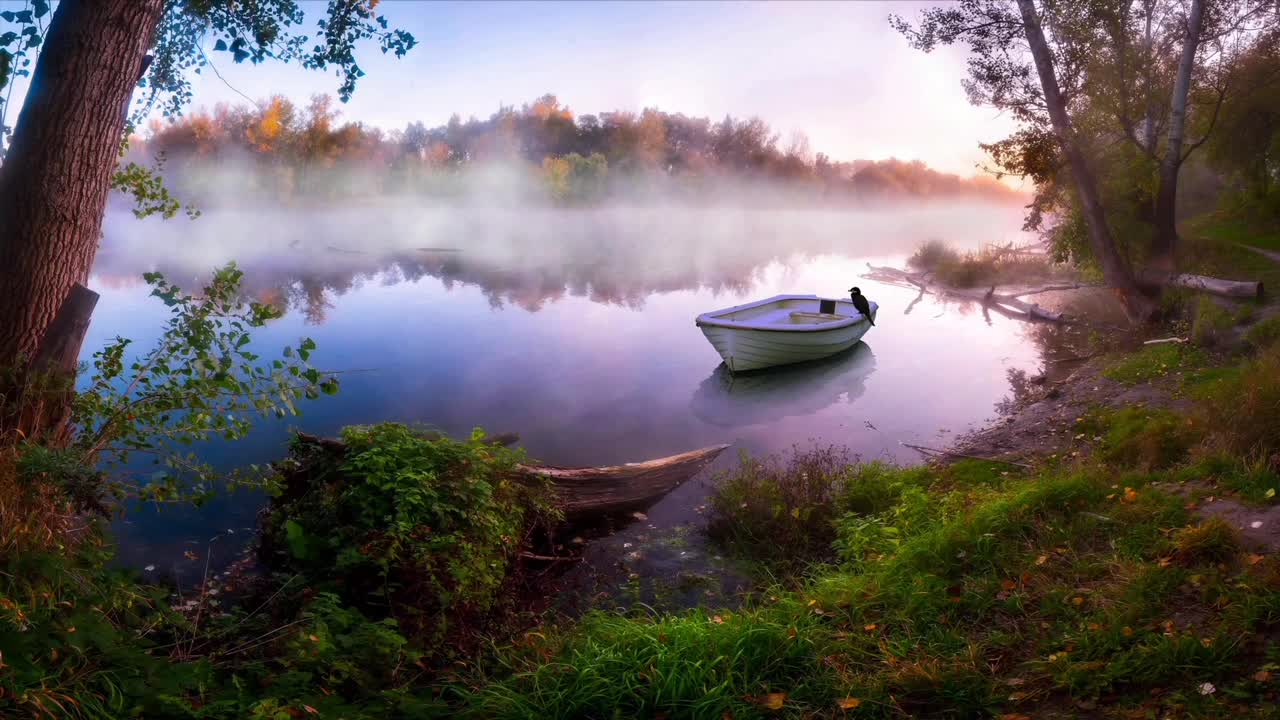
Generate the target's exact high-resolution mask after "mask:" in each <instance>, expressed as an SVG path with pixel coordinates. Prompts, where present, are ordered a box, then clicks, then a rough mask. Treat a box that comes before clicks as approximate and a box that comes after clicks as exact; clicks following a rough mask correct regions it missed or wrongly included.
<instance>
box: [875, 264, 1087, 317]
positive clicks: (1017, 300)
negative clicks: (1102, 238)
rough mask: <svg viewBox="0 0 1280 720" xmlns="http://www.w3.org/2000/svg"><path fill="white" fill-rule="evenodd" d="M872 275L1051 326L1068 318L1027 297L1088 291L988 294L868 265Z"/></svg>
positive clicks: (1048, 289)
mask: <svg viewBox="0 0 1280 720" xmlns="http://www.w3.org/2000/svg"><path fill="white" fill-rule="evenodd" d="M867 268H868V269H869V270H870V272H868V273H866V274H865V275H863V277H866V278H868V279H872V280H881V281H886V282H896V283H899V284H901V283H906V284H908V285H912V286H915V287H917V288H920V291H921V292H922V293H924V292H928V293H932V294H934V295H945V296H948V297H954V298H959V299H962V300H972V301H974V302H978V303H982V305H983V306H984V307H988V308H990V309H992V310H995V311H996V312H998V313H1000V314H1002V315H1006V316H1008V317H1011V318H1017V319H1021V320H1043V321H1047V322H1056V323H1060V322H1068V318H1067V317H1066V316H1065V315H1063V314H1062V313H1059V312H1053V311H1052V310H1046V309H1044V308H1042V307H1040V306H1039V305H1037V304H1035V303H1029V302H1027V301H1025V300H1022V299H1021V298H1022V297H1024V296H1026V295H1036V294H1039V293H1044V292H1051V291H1054V290H1074V289H1077V288H1081V287H1087V286H1086V285H1081V284H1070V285H1062V284H1059V285H1047V286H1043V287H1037V288H1030V289H1027V290H1023V291H1021V292H1018V293H1013V294H998V293H996V292H995V287H992V288H990V289H988V290H982V289H979V288H954V287H950V286H947V285H941V284H938V283H934V282H931V281H930V277H929V276H930V274H929V273H927V272H920V273H913V272H907V271H906V270H899V269H898V268H891V267H884V266H877V265H872V264H871V263H867Z"/></svg>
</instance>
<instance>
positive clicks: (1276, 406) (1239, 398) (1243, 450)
mask: <svg viewBox="0 0 1280 720" xmlns="http://www.w3.org/2000/svg"><path fill="white" fill-rule="evenodd" d="M1204 402H1205V408H1206V412H1207V415H1208V418H1209V427H1210V428H1211V437H1212V441H1213V442H1214V444H1215V445H1216V446H1217V447H1219V448H1221V449H1222V450H1225V451H1227V452H1231V453H1233V454H1235V455H1236V456H1238V457H1251V456H1258V457H1264V458H1270V457H1271V456H1272V455H1273V454H1275V453H1278V452H1280V347H1277V346H1272V347H1271V348H1270V349H1268V350H1265V351H1263V352H1262V353H1260V354H1258V355H1257V356H1256V357H1253V358H1249V359H1247V360H1245V361H1244V363H1243V365H1242V366H1241V368H1240V371H1239V372H1238V373H1236V374H1234V375H1232V376H1228V377H1225V378H1223V379H1222V380H1221V381H1220V382H1218V383H1217V384H1216V385H1215V386H1214V387H1213V389H1212V391H1210V392H1207V393H1205V396H1204Z"/></svg>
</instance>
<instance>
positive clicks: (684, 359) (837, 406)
mask: <svg viewBox="0 0 1280 720" xmlns="http://www.w3.org/2000/svg"><path fill="white" fill-rule="evenodd" d="M1020 225H1021V209H1020V208H1017V207H1009V206H1007V205H1003V206H1002V205H938V204H934V205H927V206H914V207H913V206H898V207H894V208H891V209H885V210H879V211H853V210H823V209H750V208H730V207H717V208H696V207H690V206H653V205H648V206H639V205H637V206H631V207H610V208H595V209H546V208H520V209H510V208H507V209H503V208H488V207H481V206H475V205H473V206H469V207H463V208H452V209H446V208H418V207H412V206H408V205H405V204H393V203H382V204H371V205H365V206H361V207H344V208H326V207H314V206H312V207H307V208H302V209H295V210H278V209H277V210H271V209H254V210H240V211H235V210H217V209H215V210H209V211H206V212H205V214H204V215H203V216H202V217H200V218H199V219H197V220H195V221H189V220H187V219H185V218H178V219H174V220H169V221H160V220H154V219H148V220H145V221H139V220H136V219H134V218H133V217H132V216H131V215H129V214H128V213H124V212H113V213H111V214H110V215H109V216H108V219H107V224H106V231H105V238H104V243H103V247H102V250H101V252H100V253H99V256H98V259H97V263H96V266H95V270H94V274H93V277H92V278H91V280H90V285H91V286H92V287H93V288H94V289H95V290H97V291H98V292H100V293H101V294H102V299H101V301H100V302H99V304H98V310H97V312H96V314H95V316H94V320H93V325H92V327H91V328H90V332H89V337H88V338H87V340H86V343H85V350H84V352H85V355H86V357H87V356H88V354H90V353H91V352H92V351H93V350H95V349H97V348H99V347H101V346H102V345H103V344H104V343H105V342H106V341H107V339H109V338H111V337H114V336H116V335H122V336H125V337H129V338H132V339H133V340H135V342H136V345H135V347H140V348H145V347H148V346H149V345H150V344H151V341H153V340H154V338H155V337H156V335H157V334H158V331H159V328H160V327H161V324H162V323H163V321H164V318H165V316H166V308H165V307H164V306H163V305H162V304H161V303H160V302H159V301H157V300H155V299H153V298H148V297H147V293H148V287H147V286H146V285H145V284H143V283H142V281H141V275H142V273H143V272H146V271H151V270H159V271H161V272H163V273H164V274H165V275H166V276H167V277H168V278H169V279H170V280H172V281H174V282H176V283H178V284H179V285H181V286H183V287H184V288H192V289H194V288H196V287H198V283H200V282H201V281H202V280H203V279H204V278H205V277H207V273H208V272H209V271H210V270H211V269H212V268H214V267H216V266H218V265H221V264H223V263H226V262H228V261H232V260H234V261H236V262H237V263H238V264H239V266H240V267H241V268H242V269H243V270H244V271H245V273H246V277H245V283H246V288H247V290H248V292H249V293H250V294H252V295H253V296H254V297H256V298H258V299H263V300H272V301H276V302H283V303H285V304H287V306H288V312H287V314H286V316H285V317H284V318H282V319H280V320H278V321H276V322H274V323H272V324H271V325H270V326H269V327H268V328H265V329H264V330H263V331H261V332H260V333H259V334H258V336H257V339H256V341H255V350H256V351H258V352H260V353H262V354H263V355H264V357H271V356H272V354H273V353H275V352H278V349H279V348H280V347H281V346H282V345H284V344H285V343H292V342H295V341H296V340H297V339H298V338H300V337H302V336H309V337H312V338H313V339H315V341H316V343H317V344H318V346H319V348H318V350H317V351H316V352H315V354H314V356H313V362H314V363H315V364H316V365H317V366H318V367H320V368H322V369H326V370H348V371H358V372H350V373H348V374H346V375H344V376H343V381H342V383H343V384H342V391H341V393H340V394H339V395H337V396H336V397H326V398H324V399H321V400H318V401H314V402H307V403H304V404H303V406H302V410H303V413H304V414H303V415H302V416H301V417H297V418H290V419H288V420H287V421H274V420H273V421H264V422H262V423H261V425H260V426H259V427H258V428H257V429H255V431H254V432H253V434H252V435H251V436H250V437H249V438H247V439H246V440H244V441H241V442H238V443H234V444H232V443H224V442H221V441H215V442H210V443H208V444H207V445H206V446H204V447H201V448H197V451H198V452H200V453H201V454H202V455H203V456H205V457H206V458H208V459H210V460H211V461H213V462H215V463H216V464H218V465H221V466H225V467H230V466H235V465H243V464H248V463H263V462H269V461H271V460H275V459H278V458H280V457H282V456H283V454H284V452H285V442H286V440H287V437H288V429H289V428H290V427H296V428H301V429H305V430H307V431H309V432H313V433H319V434H326V435H332V434H335V433H336V432H337V431H338V429H339V428H340V427H341V426H343V425H347V424H355V423H371V422H377V421H381V420H396V421H402V422H409V423H421V424H425V425H430V426H433V427H436V428H439V429H442V430H444V431H446V432H449V433H454V434H463V433H467V432H469V431H470V430H471V429H472V428H473V427H477V426H483V427H485V428H486V429H489V430H490V431H493V432H516V433H519V435H520V437H521V444H522V446H523V447H524V448H526V450H527V451H528V453H529V455H530V456H531V457H534V458H537V459H540V460H544V461H547V462H551V463H557V464H566V465H573V464H584V465H585V464H605V463H620V462H629V461H637V460H644V459H648V458H652V457H657V456H661V455H667V454H671V453H676V452H681V451H684V450H689V449H692V448H694V447H700V446H705V445H710V444H714V443H732V444H733V446H734V449H735V450H739V449H740V450H746V451H749V452H752V453H773V452H780V451H785V450H787V449H789V448H791V447H792V446H796V445H799V446H809V445H812V444H815V443H817V444H838V445H844V446H847V447H848V448H849V449H850V450H851V451H852V452H854V453H857V454H860V455H861V456H863V457H864V458H868V459H870V458H885V459H893V460H900V461H916V460H917V459H918V457H917V456H914V455H913V454H912V451H909V450H907V449H905V448H903V447H901V446H900V445H899V443H900V442H902V441H905V442H918V443H923V444H926V445H939V444H945V443H947V442H949V441H950V439H951V438H952V437H954V436H955V435H956V434H958V433H960V432H962V431H964V430H966V429H971V428H973V427H975V426H976V425H979V424H981V423H982V422H983V421H985V420H986V419H988V418H990V417H991V416H992V415H993V414H994V412H993V407H994V404H995V403H996V402H997V401H999V400H1000V399H1001V398H1003V397H1004V396H1005V395H1006V394H1007V393H1008V391H1009V386H1008V382H1007V379H1006V376H1007V372H1008V370H1009V369H1010V368H1017V369H1027V370H1031V369H1034V368H1036V367H1037V366H1038V364H1039V361H1040V350H1039V349H1038V347H1037V345H1036V344H1035V343H1033V342H1029V341H1028V338H1029V337H1030V335H1029V333H1030V332H1031V331H1030V328H1031V327H1032V326H1028V325H1025V324H1023V323H1020V322H1018V321H1014V320H1009V319H1007V318H1004V317H1000V316H992V317H990V318H984V317H983V315H982V313H981V312H980V310H979V309H976V308H973V307H967V306H964V305H955V304H944V303H942V302H941V301H939V300H938V299H937V298H935V297H932V296H925V297H923V298H922V299H920V300H919V302H917V303H915V304H913V300H916V295H917V293H916V292H914V291H913V290H910V289H906V288H900V287H890V286H885V285H881V284H878V283H875V282H872V281H869V280H864V279H861V278H860V277H859V275H860V274H861V273H862V272H864V271H865V270H866V263H867V262H871V263H875V264H900V263H902V262H903V261H904V259H905V257H906V256H907V255H909V254H910V252H911V251H912V250H913V249H914V248H915V247H916V246H917V245H918V244H919V243H921V242H922V241H924V240H926V239H929V238H941V239H944V240H946V241H948V242H951V243H953V244H955V245H956V246H959V247H967V248H976V247H978V246H980V245H981V244H983V243H987V242H1007V241H1009V240H1020V239H1022V238H1021V235H1020V232H1019V227H1020ZM851 285H859V286H861V287H862V289H863V291H864V293H865V294H867V295H868V296H869V297H870V298H871V299H872V300H875V301H876V302H878V303H879V304H880V312H879V321H878V325H877V327H875V328H873V329H872V330H871V331H870V332H869V333H868V334H867V336H866V337H865V338H864V341H865V342H864V343H863V344H861V345H859V346H857V347H856V348H855V349H854V350H853V351H851V352H849V353H846V354H844V355H841V356H838V357H836V358H833V359H830V360H828V361H825V362H822V363H819V364H815V365H813V366H805V367H796V368H787V369H782V370H779V371H776V372H766V373H764V374H760V375H751V376H745V377H736V378H735V377H733V376H731V375H729V374H728V373H727V372H726V371H725V369H724V368H723V367H721V365H720V358H719V357H718V356H717V355H716V353H715V351H714V350H713V349H712V348H711V346H710V344H709V343H707V341H706V340H705V339H704V338H703V337H702V333H701V332H700V331H699V330H698V329H697V328H696V327H695V326H694V318H695V317H696V316H697V315H698V314H699V313H701V312H705V311H708V310H714V309H717V308H721V307H726V306H730V305H736V304H739V303H742V302H747V301H749V300H753V299H759V298H763V297H768V296H770V295H774V294H779V293H802V294H809V293H813V294H818V295H823V296H830V297H842V296H844V295H845V294H846V291H847V290H848V288H849V287H850V286H851ZM908 309H909V312H908ZM733 455H734V453H733V452H730V453H727V454H726V455H725V456H724V457H723V458H722V460H721V461H720V465H722V466H724V465H726V464H731V463H732V462H734V458H733V457H731V456H733ZM690 488H693V486H692V485H691V486H690ZM703 491H704V489H702V490H698V489H689V490H682V491H681V492H679V493H677V494H675V495H673V496H671V497H669V498H668V499H667V500H666V501H664V502H663V503H662V504H660V506H658V507H656V508H655V509H654V512H653V513H651V517H654V516H658V517H660V516H661V515H662V513H663V508H664V507H667V508H668V509H669V510H670V511H671V512H672V513H674V514H675V515H681V513H682V512H684V511H685V510H687V509H688V508H689V507H691V506H692V505H695V504H697V503H698V502H699V500H700V494H699V493H700V492H703ZM261 504H262V498H260V497H257V496H254V495H252V494H250V493H241V494H238V495H232V496H229V497H221V498H219V499H217V500H216V501H214V502H213V503H211V504H210V505H208V506H206V507H204V508H200V509H192V508H176V507H171V508H162V509H159V510H156V509H153V508H134V509H132V511H131V512H130V513H129V514H128V515H127V517H126V519H125V520H124V521H122V522H121V523H120V531H121V534H120V542H121V546H122V548H121V556H122V560H123V561H124V562H126V563H130V564H135V565H142V564H149V563H157V564H160V565H161V566H162V569H170V570H177V571H179V572H184V571H185V570H184V568H183V567H182V564H183V562H184V561H182V560H181V556H182V549H183V548H184V547H188V546H189V543H192V542H195V543H198V544H200V545H201V546H204V545H206V544H207V542H208V540H209V539H210V538H211V537H214V536H216V535H218V534H219V533H224V532H225V531H226V530H227V529H232V530H235V531H236V533H238V535H237V538H239V539H243V538H242V536H243V534H244V533H245V531H246V530H247V529H248V528H251V527H252V526H253V524H254V515H255V513H256V512H257V510H258V509H259V508H260V507H261ZM239 539H237V540H232V539H229V538H228V539H224V540H222V541H220V542H221V545H216V544H215V546H214V547H215V553H216V556H215V565H216V564H217V563H218V562H223V561H225V559H227V558H228V557H230V553H231V551H232V550H233V549H234V547H235V546H236V544H237V543H238V542H239Z"/></svg>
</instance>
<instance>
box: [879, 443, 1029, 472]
mask: <svg viewBox="0 0 1280 720" xmlns="http://www.w3.org/2000/svg"><path fill="white" fill-rule="evenodd" d="M898 444H899V445H901V446H903V447H909V448H911V449H912V450H915V451H916V452H920V453H929V454H933V455H949V456H951V457H958V458H964V459H966V460H981V461H983V462H993V463H1000V464H1002V465H1014V466H1017V467H1020V468H1026V469H1028V470H1030V469H1031V466H1030V465H1028V464H1026V463H1020V462H1015V461H1013V460H1002V459H1000V458H993V457H981V456H978V455H966V454H964V453H959V452H954V451H952V450H939V449H938V448H931V447H925V446H924V445H912V444H911V443H906V442H901V441H899V442H898Z"/></svg>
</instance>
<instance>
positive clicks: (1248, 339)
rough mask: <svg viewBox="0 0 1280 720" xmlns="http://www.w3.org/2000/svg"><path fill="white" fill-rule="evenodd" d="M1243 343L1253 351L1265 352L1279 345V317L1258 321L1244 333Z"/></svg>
mask: <svg viewBox="0 0 1280 720" xmlns="http://www.w3.org/2000/svg"><path fill="white" fill-rule="evenodd" d="M1244 341H1245V344H1247V345H1248V346H1249V347H1251V348H1253V349H1254V350H1266V349H1268V348H1271V347H1274V346H1275V345H1276V344H1277V343H1280V315H1273V316H1271V317H1269V318H1265V319H1263V320H1259V321H1258V322H1257V323H1254V325H1253V326H1252V327H1250V328H1249V329H1248V330H1246V331H1245V333H1244Z"/></svg>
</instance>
